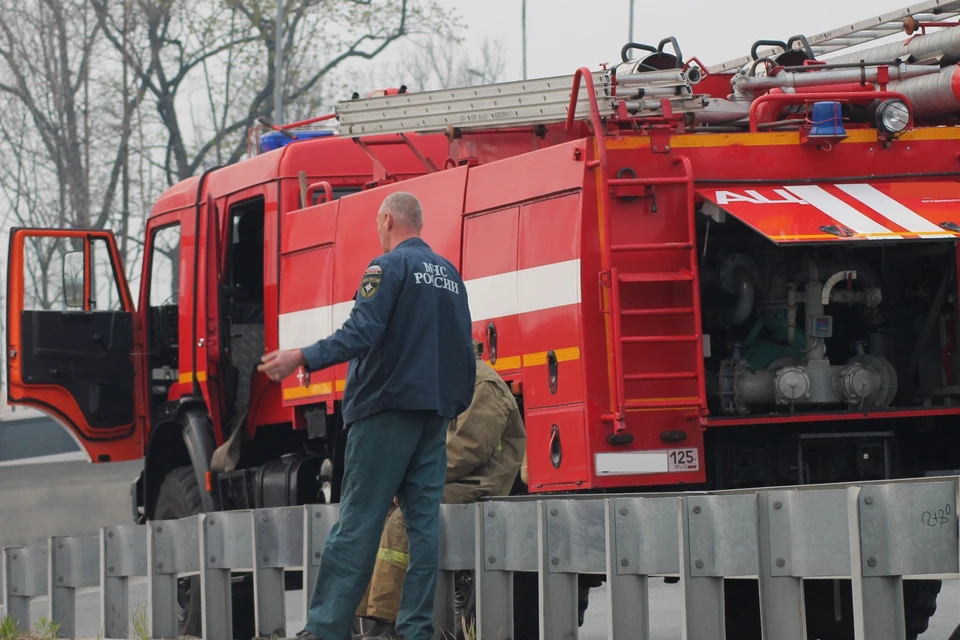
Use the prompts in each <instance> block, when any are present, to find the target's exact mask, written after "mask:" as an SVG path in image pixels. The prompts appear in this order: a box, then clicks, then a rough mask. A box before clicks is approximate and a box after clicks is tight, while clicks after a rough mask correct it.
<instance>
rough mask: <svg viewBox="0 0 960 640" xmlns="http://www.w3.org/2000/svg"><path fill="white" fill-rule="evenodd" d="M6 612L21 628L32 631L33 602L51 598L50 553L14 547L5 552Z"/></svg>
mask: <svg viewBox="0 0 960 640" xmlns="http://www.w3.org/2000/svg"><path fill="white" fill-rule="evenodd" d="M3 575H5V576H6V584H5V585H4V590H3V597H4V601H3V610H4V612H5V613H6V615H8V616H11V617H12V618H13V619H14V620H16V621H17V625H18V628H19V629H21V630H24V631H27V630H29V629H30V599H31V598H33V597H35V596H45V595H47V550H46V549H43V548H41V549H37V548H33V547H13V548H6V549H4V550H3Z"/></svg>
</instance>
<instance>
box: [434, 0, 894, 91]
mask: <svg viewBox="0 0 960 640" xmlns="http://www.w3.org/2000/svg"><path fill="white" fill-rule="evenodd" d="M635 1H636V5H635V14H634V30H633V33H634V40H635V41H637V42H643V43H649V44H653V45H656V44H657V43H658V42H659V41H660V40H662V39H663V38H665V37H667V36H675V37H676V38H677V40H678V41H679V42H680V48H681V51H682V52H683V55H684V57H685V58H689V57H690V56H696V57H697V58H699V59H700V60H702V61H703V63H704V64H706V65H708V66H709V65H713V64H717V63H721V62H725V61H727V60H729V59H732V58H737V57H739V56H743V55H748V54H749V53H750V45H751V44H753V42H755V41H756V40H760V39H765V40H770V39H772V40H781V41H784V40H786V39H788V38H789V37H790V36H793V35H796V34H798V33H802V34H804V35H810V34H813V33H817V32H820V31H826V30H828V29H833V28H835V27H840V26H843V25H846V24H850V23H853V22H858V21H860V20H864V19H866V18H871V17H873V16H876V15H879V14H882V13H887V12H889V11H894V10H898V9H902V8H904V7H906V6H909V4H908V2H907V0H805V2H802V3H792V4H785V3H777V2H769V1H768V2H747V1H745V0H680V1H677V0H672V1H671V0H666V1H664V2H651V1H650V0H635ZM440 4H441V5H443V6H446V7H451V8H452V9H455V10H457V11H458V12H459V13H460V15H461V16H462V17H463V19H464V22H465V23H466V24H467V32H466V33H465V34H464V36H465V40H466V42H465V45H466V46H468V47H470V48H471V49H476V48H477V47H479V43H481V42H482V41H483V39H484V37H486V36H490V37H496V36H498V35H502V36H503V37H504V41H505V45H506V49H507V53H508V59H509V66H508V68H507V74H508V75H507V77H508V79H511V80H514V79H516V80H519V79H520V78H521V75H520V74H521V51H522V47H521V28H520V7H521V2H520V0H440ZM629 10H630V2H629V0H528V2H527V75H528V76H529V77H531V78H535V77H543V76H551V75H565V74H572V73H573V72H574V71H575V70H576V69H577V68H578V67H581V66H587V67H590V68H592V69H596V68H598V67H599V64H600V63H601V62H610V63H615V62H619V56H620V47H621V46H623V44H624V43H626V42H627V36H628V34H629V15H630V14H629Z"/></svg>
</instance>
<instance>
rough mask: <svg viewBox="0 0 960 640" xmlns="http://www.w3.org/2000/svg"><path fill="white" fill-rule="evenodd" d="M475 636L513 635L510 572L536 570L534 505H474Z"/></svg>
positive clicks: (485, 639) (494, 638)
mask: <svg viewBox="0 0 960 640" xmlns="http://www.w3.org/2000/svg"><path fill="white" fill-rule="evenodd" d="M476 509H477V511H478V514H477V521H476V522H477V545H476V571H475V573H474V580H475V581H476V593H477V638H478V640H498V638H499V639H501V640H504V639H506V638H513V637H514V635H513V573H514V572H515V571H536V570H537V505H536V503H533V502H480V503H478V504H477V505H476Z"/></svg>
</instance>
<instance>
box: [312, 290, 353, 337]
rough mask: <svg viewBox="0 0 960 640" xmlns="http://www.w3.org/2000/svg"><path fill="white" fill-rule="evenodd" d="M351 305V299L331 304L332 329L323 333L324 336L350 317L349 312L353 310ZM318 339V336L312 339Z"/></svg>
mask: <svg viewBox="0 0 960 640" xmlns="http://www.w3.org/2000/svg"><path fill="white" fill-rule="evenodd" d="M353 305H354V302H353V300H347V301H346V302H338V303H337V304H335V305H333V329H331V331H330V333H328V334H324V335H323V337H324V338H326V337H327V336H328V335H330V334H332V333H333V332H334V331H336V330H337V329H339V328H340V327H342V326H343V323H344V322H346V321H347V318H349V317H350V312H351V311H353ZM319 339H320V338H314V341H316V340H319ZM311 342H312V341H311Z"/></svg>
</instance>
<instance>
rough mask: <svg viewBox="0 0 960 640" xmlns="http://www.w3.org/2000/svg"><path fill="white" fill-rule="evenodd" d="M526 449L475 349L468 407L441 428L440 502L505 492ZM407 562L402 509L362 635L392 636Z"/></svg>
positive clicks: (508, 397)
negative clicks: (444, 471) (443, 458)
mask: <svg viewBox="0 0 960 640" xmlns="http://www.w3.org/2000/svg"><path fill="white" fill-rule="evenodd" d="M526 450H527V436H526V432H525V431H524V428H523V416H521V415H520V408H519V407H518V406H517V400H516V398H514V397H513V393H511V392H510V387H508V386H507V383H506V382H504V381H503V378H501V377H500V376H499V375H498V374H497V372H496V371H494V369H493V367H491V366H490V365H489V364H487V363H486V362H484V361H483V360H481V359H480V352H479V350H478V351H477V381H476V384H475V386H474V392H473V402H472V403H471V404H470V408H469V409H467V410H466V411H464V412H463V413H462V414H460V417H459V418H457V419H456V420H455V421H453V422H451V423H450V427H449V429H448V430H447V485H446V487H444V490H443V502H445V503H446V504H470V503H472V502H476V501H478V500H479V499H481V498H484V497H488V496H506V495H509V494H510V489H511V488H513V483H514V481H515V480H516V479H517V474H518V473H519V471H520V465H521V463H522V461H523V459H524V455H525V453H526ZM409 561H410V556H409V544H408V541H407V534H406V528H405V524H404V519H403V512H402V511H400V510H398V509H396V508H394V509H392V510H391V511H390V515H389V517H388V518H387V522H386V524H385V525H384V528H383V536H382V537H381V538H380V550H379V551H378V552H377V564H376V567H375V568H374V570H373V578H372V579H371V581H370V587H369V589H368V590H367V596H366V598H364V600H363V601H362V602H361V603H360V608H359V609H357V615H358V616H360V617H361V618H368V619H370V620H371V621H373V627H372V628H371V629H370V630H369V631H368V632H367V633H365V634H364V635H363V636H354V640H357V638H360V637H362V638H371V639H372V640H395V639H396V638H397V637H398V636H397V630H396V626H395V625H396V620H397V613H398V611H399V609H398V608H399V605H400V599H401V593H402V588H403V585H404V573H405V572H406V569H407V564H408V563H409Z"/></svg>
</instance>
